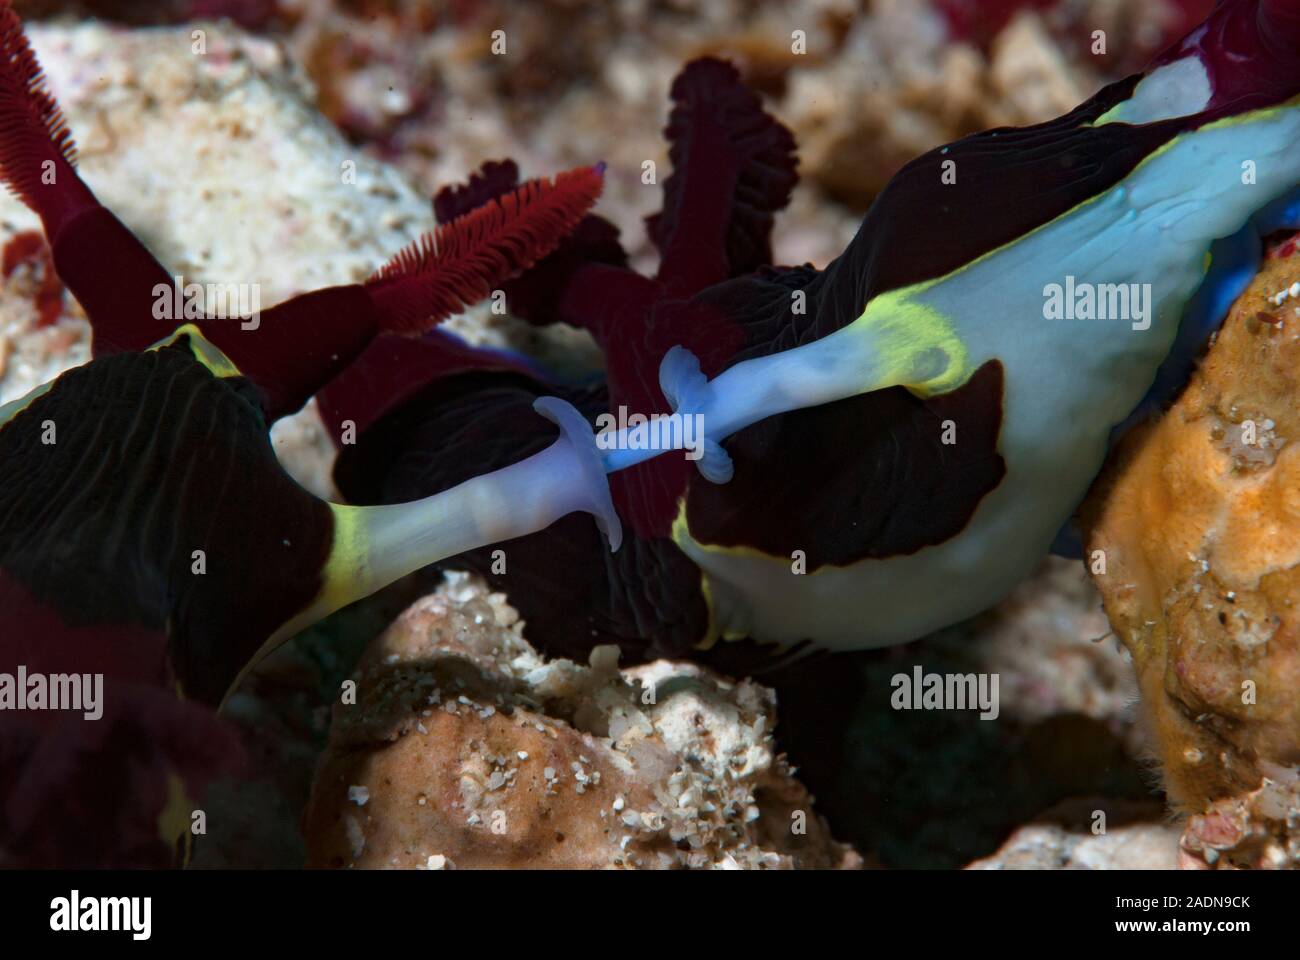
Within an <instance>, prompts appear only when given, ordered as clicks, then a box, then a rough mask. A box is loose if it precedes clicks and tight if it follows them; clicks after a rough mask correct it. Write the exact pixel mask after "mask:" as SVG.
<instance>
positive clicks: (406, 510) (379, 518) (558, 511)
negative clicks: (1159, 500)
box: [271, 397, 623, 643]
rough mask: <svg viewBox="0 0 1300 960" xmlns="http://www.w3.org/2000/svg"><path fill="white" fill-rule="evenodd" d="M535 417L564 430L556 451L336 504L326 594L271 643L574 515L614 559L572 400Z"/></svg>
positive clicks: (606, 506) (593, 460)
mask: <svg viewBox="0 0 1300 960" xmlns="http://www.w3.org/2000/svg"><path fill="white" fill-rule="evenodd" d="M533 409H534V410H536V411H537V412H538V413H539V414H541V415H542V416H544V417H546V418H547V419H548V420H551V421H552V422H553V423H555V424H556V426H558V427H559V430H560V435H559V437H558V438H557V439H556V440H555V442H554V443H552V444H551V445H550V446H549V447H547V448H546V449H544V450H542V451H541V452H539V453H536V454H534V455H532V456H531V457H528V458H526V459H524V460H521V461H519V462H517V463H514V464H511V465H510V466H507V467H503V468H501V469H499V470H495V471H493V472H491V473H487V474H483V475H481V476H477V477H474V478H472V479H470V480H466V481H464V482H463V483H460V484H457V485H456V486H454V487H451V488H449V489H447V490H444V491H442V492H440V493H436V494H434V495H433V496H430V497H425V498H424V499H422V500H415V501H411V502H408V503H396V504H385V505H379V506H344V505H338V504H334V505H332V510H333V513H334V520H335V535H334V547H333V552H332V554H331V556H330V559H329V561H328V563H327V564H326V571H325V587H324V589H323V590H322V591H321V594H320V596H319V597H318V598H317V600H316V602H315V603H314V604H313V606H312V607H311V608H309V609H308V610H306V611H304V612H303V613H302V614H301V615H300V616H298V617H296V618H295V619H294V620H293V621H292V622H290V623H289V624H286V625H285V627H284V628H283V629H281V630H280V631H278V632H277V633H276V635H275V637H273V638H272V641H271V642H272V643H274V642H277V641H278V640H279V639H282V638H284V637H287V636H291V635H292V634H293V633H295V632H297V631H298V630H299V629H301V628H302V627H303V626H305V625H306V624H309V623H311V622H313V621H315V620H318V619H320V618H321V617H324V616H326V615H328V614H329V613H331V612H333V611H334V610H337V609H340V608H341V607H343V606H346V605H347V604H349V603H352V602H353V601H355V600H358V599H360V598H362V597H365V596H369V595H370V594H372V593H374V592H375V591H377V590H380V589H382V588H383V587H385V586H387V585H388V584H390V583H392V582H394V581H395V580H397V579H399V578H400V577H403V576H405V575H406V574H408V573H413V572H414V571H416V570H419V569H421V568H423V567H426V566H429V565H430V564H433V563H437V562H438V561H440V560H445V559H447V558H449V557H454V556H457V555H458V554H462V553H465V552H466V551H469V550H473V549H475V548H477V547H484V546H487V545H489V544H495V543H501V542H504V541H507V540H513V539H515V538H517V537H522V536H526V535H527V534H530V533H536V532H537V531H539V530H543V529H545V528H546V527H549V526H550V525H551V524H552V523H554V522H555V521H556V520H558V519H560V518H561V517H563V516H566V515H568V514H570V513H575V512H584V513H588V514H590V515H591V516H592V517H593V518H594V519H595V521H596V525H597V526H598V527H599V529H600V530H601V532H602V533H603V534H604V535H605V537H606V540H607V541H608V544H609V548H610V550H611V551H613V550H617V549H618V547H619V545H620V543H621V542H622V538H623V534H622V527H621V524H620V522H619V518H618V513H617V512H616V511H615V509H614V504H613V500H612V498H611V497H610V492H609V486H608V483H607V481H606V479H605V471H604V468H603V466H602V464H601V460H600V453H599V451H598V450H597V447H596V440H595V436H594V434H593V433H592V430H591V425H590V424H589V423H588V422H587V420H586V418H585V417H583V415H582V414H581V413H579V412H578V410H577V409H575V408H574V407H573V406H572V405H570V404H569V403H567V402H566V401H563V400H560V399H557V398H555V397H542V398H539V399H538V400H537V401H536V402H535V403H534V404H533Z"/></svg>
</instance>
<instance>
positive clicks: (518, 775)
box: [305, 577, 860, 869]
mask: <svg viewBox="0 0 1300 960" xmlns="http://www.w3.org/2000/svg"><path fill="white" fill-rule="evenodd" d="M520 626H521V625H520V624H519V622H518V615H517V614H516V613H515V612H514V611H513V610H512V609H510V608H509V607H507V606H505V603H504V600H503V599H502V597H501V595H499V594H491V595H489V594H487V593H486V591H485V589H484V588H483V587H482V585H481V584H480V583H478V582H477V581H469V580H467V579H465V578H463V577H454V578H453V579H452V580H451V582H450V583H449V584H447V585H444V587H443V588H442V589H441V590H440V591H439V592H438V593H435V594H432V595H430V596H428V597H425V598H424V599H423V600H420V601H418V602H417V603H416V604H415V605H413V606H412V607H411V608H410V609H408V610H407V611H406V612H405V613H404V614H403V615H402V617H401V618H400V619H399V620H398V621H397V622H396V623H395V624H394V625H393V626H392V627H391V628H390V629H389V630H388V631H387V632H386V633H385V634H384V635H383V636H382V637H381V638H380V639H379V640H377V641H376V642H375V643H374V644H373V645H372V646H371V648H370V649H369V650H368V651H367V653H366V655H365V656H364V657H363V659H362V662H361V664H360V665H359V667H358V669H357V673H356V674H355V680H356V682H357V702H356V704H355V705H349V704H347V703H340V704H339V705H337V706H336V707H335V708H334V724H333V729H332V731H331V736H330V746H329V749H328V751H327V753H326V755H325V758H324V759H323V761H322V763H321V767H320V769H319V771H318V773H317V777H316V782H315V785H314V787H313V791H312V801H311V805H310V807H309V809H308V812H307V816H306V821H305V822H306V832H307V837H308V847H309V854H308V862H309V864H310V865H313V866H318V867H327V866H334V867H403V868H407V869H410V868H417V869H419V868H424V869H429V868H430V866H429V865H430V863H431V861H432V862H434V863H441V864H444V865H447V864H454V865H455V866H457V867H461V868H464V867H551V868H555V867H562V868H563V867H567V868H593V867H629V868H652V869H658V868H672V867H694V868H706V867H713V868H724V869H726V868H741V867H750V868H790V867H831V866H841V867H851V866H858V865H860V859H859V858H858V856H857V854H855V853H854V852H853V851H852V850H851V849H850V848H848V847H846V846H844V845H843V844H839V843H837V842H835V840H834V839H833V838H832V837H831V836H830V834H829V832H828V831H827V829H826V826H825V824H824V823H823V822H822V821H821V819H820V818H819V817H818V816H817V814H816V813H815V812H814V811H813V809H812V797H810V796H809V795H808V792H807V791H806V790H805V789H804V788H803V787H802V786H801V785H800V784H799V783H798V782H797V781H795V780H794V779H793V778H792V777H791V775H790V771H789V770H788V768H787V767H786V765H785V763H784V759H783V758H781V757H779V756H777V755H776V754H775V747H774V744H773V740H772V729H773V726H774V723H775V717H774V713H775V709H774V708H775V704H774V698H773V695H772V692H771V691H770V690H767V689H766V688H764V687H761V686H759V685H758V684H755V683H753V682H752V681H742V682H740V683H736V684H733V683H730V682H728V681H724V680H723V679H721V678H719V677H717V676H716V675H714V674H712V673H710V672H709V671H707V670H705V669H703V668H701V667H697V666H693V665H689V664H678V663H667V662H663V661H660V662H656V663H651V664H647V665H644V666H641V667H637V668H634V669H630V670H625V671H619V669H618V666H617V663H618V661H617V653H616V652H615V651H614V650H613V648H609V647H604V648H597V649H596V650H595V651H593V654H592V658H591V664H590V666H580V665H578V664H575V663H572V662H571V661H568V660H555V661H550V662H547V661H544V660H543V659H542V658H541V657H539V656H538V655H537V653H536V652H535V651H534V650H533V649H532V648H531V647H530V646H529V645H528V644H527V643H526V642H525V641H524V640H523V638H522V635H521V630H520ZM363 791H364V795H365V797H366V802H365V804H364V806H358V804H357V801H356V798H357V797H359V796H361V795H362V793H363ZM434 868H436V867H434Z"/></svg>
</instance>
